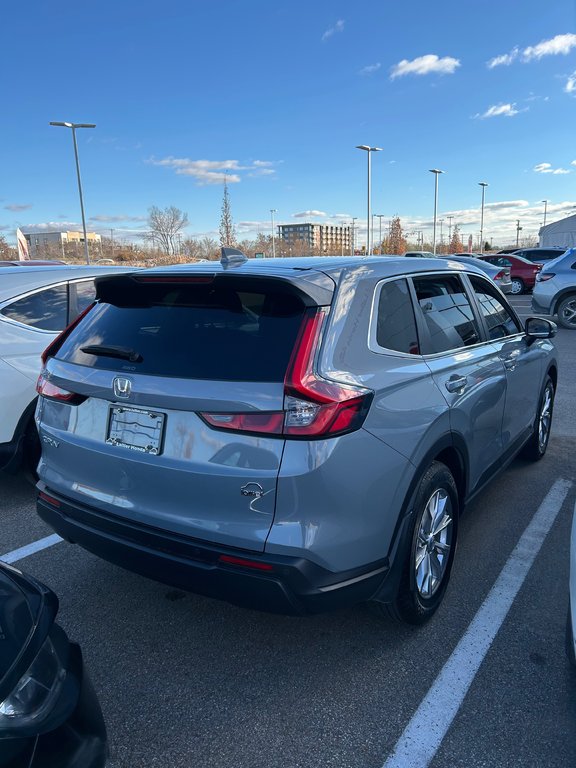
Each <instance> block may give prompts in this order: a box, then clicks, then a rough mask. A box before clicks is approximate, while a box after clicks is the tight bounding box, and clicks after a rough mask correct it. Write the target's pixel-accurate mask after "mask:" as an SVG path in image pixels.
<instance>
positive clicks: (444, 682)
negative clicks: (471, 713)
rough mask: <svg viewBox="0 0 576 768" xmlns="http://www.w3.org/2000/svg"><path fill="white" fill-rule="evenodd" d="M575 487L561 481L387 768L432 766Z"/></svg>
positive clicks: (554, 488)
mask: <svg viewBox="0 0 576 768" xmlns="http://www.w3.org/2000/svg"><path fill="white" fill-rule="evenodd" d="M571 487H572V482H571V481H569V480H556V482H555V483H554V485H553V486H552V488H551V489H550V491H549V492H548V494H547V495H546V498H545V499H544V501H543V502H542V504H541V505H540V506H539V508H538V510H537V511H536V513H535V514H534V517H533V518H532V520H531V522H530V523H529V525H528V527H527V528H526V530H525V531H524V533H523V534H522V536H521V537H520V540H519V541H518V544H517V545H516V547H515V549H514V551H513V552H512V554H511V555H510V557H509V558H508V560H507V562H506V564H505V565H504V567H503V569H502V571H501V572H500V575H499V577H498V579H497V580H496V582H495V584H494V586H493V587H492V589H491V590H490V592H489V593H488V596H487V597H486V599H485V600H484V602H483V603H482V605H481V606H480V608H479V609H478V612H477V613H476V616H475V617H474V618H473V619H472V621H471V623H470V625H469V626H468V629H467V630H466V632H465V633H464V635H463V636H462V638H461V639H460V642H459V643H458V645H457V646H456V648H455V650H454V652H453V653H452V655H451V656H450V658H449V659H448V661H447V662H446V664H445V665H444V667H443V668H442V670H441V672H440V674H439V675H438V677H437V678H436V680H435V681H434V683H433V684H432V687H431V688H430V690H429V691H428V693H427V694H426V696H425V697H424V699H423V700H422V702H421V704H420V706H419V707H418V709H417V710H416V712H415V714H414V716H413V717H412V719H411V720H410V722H409V723H408V725H407V726H406V728H405V730H404V732H403V734H402V735H401V737H400V739H399V740H398V742H397V743H396V746H395V747H394V751H393V752H392V754H391V755H390V757H389V758H388V759H387V760H386V762H385V763H384V766H383V768H413V766H418V768H426V766H428V765H429V764H430V762H431V761H432V760H433V758H434V756H435V754H436V752H437V751H438V748H439V746H440V744H441V743H442V740H443V739H444V736H445V735H446V733H447V731H448V728H449V727H450V725H451V723H452V721H453V720H454V718H455V717H456V714H457V713H458V710H459V709H460V706H461V705H462V702H463V701H464V697H465V696H466V694H467V692H468V689H469V688H470V686H471V684H472V681H473V680H474V677H475V676H476V673H477V672H478V669H479V668H480V665H481V664H482V661H483V660H484V657H485V656H486V654H487V653H488V650H489V649H490V646H491V645H492V641H493V640H494V638H495V637H496V634H497V632H498V630H499V629H500V627H501V626H502V623H503V622H504V619H505V618H506V616H507V614H508V611H509V610H510V607H511V606H512V603H513V602H514V599H515V597H516V595H517V594H518V591H519V590H520V587H521V586H522V584H523V583H524V580H525V578H526V576H527V575H528V572H529V570H530V568H531V567H532V564H533V562H534V560H535V559H536V556H537V554H538V552H539V551H540V548H541V546H542V544H543V543H544V539H545V538H546V536H547V534H548V532H549V531H550V529H551V528H552V525H553V524H554V521H555V520H556V517H557V515H558V513H559V512H560V509H561V508H562V504H563V503H564V501H565V499H566V496H567V495H568V492H569V491H570V488H571Z"/></svg>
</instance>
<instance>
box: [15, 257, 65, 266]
mask: <svg viewBox="0 0 576 768" xmlns="http://www.w3.org/2000/svg"><path fill="white" fill-rule="evenodd" d="M54 264H66V262H65V261H58V259H52V260H50V261H44V260H42V259H25V260H23V261H19V260H18V259H14V260H13V261H6V260H3V261H0V267H49V266H53V265H54Z"/></svg>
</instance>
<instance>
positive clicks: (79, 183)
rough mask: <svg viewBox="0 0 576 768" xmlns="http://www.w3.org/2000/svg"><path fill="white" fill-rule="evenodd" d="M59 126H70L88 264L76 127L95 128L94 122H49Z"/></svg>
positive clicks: (87, 262)
mask: <svg viewBox="0 0 576 768" xmlns="http://www.w3.org/2000/svg"><path fill="white" fill-rule="evenodd" d="M50 125H57V126H58V127H60V128H72V141H73V142H74V157H75V158H76V175H77V177H78V192H79V193H80V210H81V212H82V230H83V231H84V253H85V255H86V264H90V254H89V253H88V237H87V236H86V218H85V216H84V200H83V198H82V182H81V181H80V163H79V162H78V145H77V143H76V128H96V126H95V125H94V123H50Z"/></svg>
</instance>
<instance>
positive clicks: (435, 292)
mask: <svg viewBox="0 0 576 768" xmlns="http://www.w3.org/2000/svg"><path fill="white" fill-rule="evenodd" d="M414 289H415V290H416V296H417V298H418V304H419V307H420V311H421V312H422V315H423V318H424V322H425V324H426V327H427V329H428V332H429V339H426V340H423V342H422V346H423V349H422V352H423V353H424V354H433V353H437V352H446V351H448V350H452V349H459V348H460V347H468V346H470V345H471V344H477V343H478V342H479V341H480V329H479V328H478V324H477V322H476V318H475V317H474V311H473V310H472V307H471V305H470V302H469V301H468V296H467V295H466V292H465V290H464V287H463V285H462V283H461V282H460V280H459V278H458V277H455V276H454V277H452V276H447V275H438V276H434V277H417V278H414Z"/></svg>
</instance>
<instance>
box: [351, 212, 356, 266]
mask: <svg viewBox="0 0 576 768" xmlns="http://www.w3.org/2000/svg"><path fill="white" fill-rule="evenodd" d="M357 220H358V216H354V217H353V218H352V237H351V238H350V256H354V246H355V245H356V243H355V242H354V241H355V239H356V236H355V234H354V232H355V231H356V227H355V226H354V222H355V221H357Z"/></svg>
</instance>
